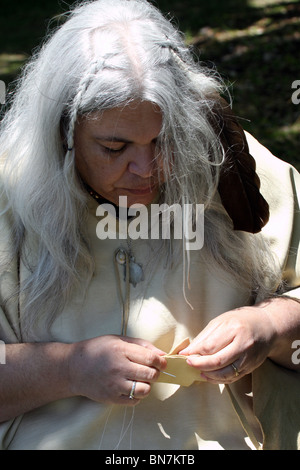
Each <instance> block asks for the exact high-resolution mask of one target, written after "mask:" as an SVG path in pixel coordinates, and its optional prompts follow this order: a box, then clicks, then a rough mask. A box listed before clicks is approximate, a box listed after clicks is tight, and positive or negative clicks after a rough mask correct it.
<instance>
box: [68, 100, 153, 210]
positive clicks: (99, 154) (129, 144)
mask: <svg viewBox="0 0 300 470" xmlns="http://www.w3.org/2000/svg"><path fill="white" fill-rule="evenodd" d="M161 125H162V115H161V112H160V110H159V108H158V107H157V106H155V105H154V104H153V103H150V102H134V103H132V104H130V105H128V106H125V107H123V108H115V109H111V110H107V111H104V112H103V113H102V114H101V115H100V114H97V113H94V115H93V116H92V117H89V118H86V117H84V116H83V117H81V118H79V120H78V123H77V125H76V127H75V137H74V139H75V159H76V167H77V169H78V171H79V174H80V176H81V177H82V179H83V180H84V181H85V182H86V183H87V184H88V185H89V186H91V188H93V189H94V190H95V191H96V192H97V193H99V194H100V195H101V196H102V197H103V198H105V199H107V200H109V201H110V202H112V203H114V204H117V205H118V204H119V197H120V196H127V206H131V205H132V204H144V205H147V204H150V203H151V202H152V201H153V200H154V199H155V197H156V196H157V194H158V191H159V181H158V180H159V178H158V173H159V167H158V165H159V163H158V162H157V159H156V160H155V146H156V141H157V138H158V136H159V133H160V130H161ZM161 183H162V180H161V173H160V184H161Z"/></svg>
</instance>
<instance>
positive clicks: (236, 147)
mask: <svg viewBox="0 0 300 470" xmlns="http://www.w3.org/2000/svg"><path fill="white" fill-rule="evenodd" d="M210 119H211V125H212V127H213V128H214V130H215V132H216V134H217V135H218V136H219V138H220V141H221V144H222V146H223V149H224V152H225V159H224V163H223V165H222V167H221V172H220V179H219V185H218V192H219V195H220V197H221V201H222V204H223V206H224V208H225V210H226V212H227V213H228V215H229V217H230V218H231V220H232V222H233V228H234V230H242V231H245V232H250V233H257V232H260V231H261V229H262V228H263V227H264V225H266V223H267V222H268V220H269V205H268V203H267V201H266V200H265V199H264V197H263V196H262V194H261V193H260V180H259V177H258V175H257V173H256V163H255V160H254V158H253V157H252V155H250V153H249V147H248V143H247V140H246V136H245V133H244V130H243V128H242V127H241V125H240V124H239V122H238V120H237V118H236V117H235V115H234V114H233V112H232V110H231V108H230V106H229V104H228V103H227V102H226V101H225V100H224V99H223V98H221V97H220V98H219V99H216V101H215V105H214V107H213V109H212V114H211V118H210Z"/></svg>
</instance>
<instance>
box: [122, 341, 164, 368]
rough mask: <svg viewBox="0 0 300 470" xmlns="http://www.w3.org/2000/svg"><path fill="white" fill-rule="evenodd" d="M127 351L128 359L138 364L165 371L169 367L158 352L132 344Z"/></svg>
mask: <svg viewBox="0 0 300 470" xmlns="http://www.w3.org/2000/svg"><path fill="white" fill-rule="evenodd" d="M129 346H130V347H129V348H128V349H127V351H126V355H127V358H128V359H129V360H130V361H131V362H134V363H136V364H140V365H143V366H147V367H149V368H155V369H157V370H163V369H165V368H166V366H167V361H166V359H165V358H164V357H162V356H160V355H158V354H157V353H156V351H153V350H151V349H148V348H145V347H144V346H140V345H139V344H134V343H132V344H130V345H129Z"/></svg>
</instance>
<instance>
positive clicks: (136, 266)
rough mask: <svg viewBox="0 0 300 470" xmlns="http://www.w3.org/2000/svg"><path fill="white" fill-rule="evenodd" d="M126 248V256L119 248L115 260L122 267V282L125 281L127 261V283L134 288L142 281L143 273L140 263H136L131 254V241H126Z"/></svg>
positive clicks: (122, 249)
mask: <svg viewBox="0 0 300 470" xmlns="http://www.w3.org/2000/svg"><path fill="white" fill-rule="evenodd" d="M127 246H128V253H127V256H126V252H125V250H124V248H120V249H119V250H118V251H117V254H116V260H117V263H118V264H120V265H122V266H123V268H124V281H125V280H126V273H127V265H126V263H127V260H128V263H129V282H130V284H132V285H133V287H136V285H137V284H139V283H140V282H142V281H143V280H144V271H143V266H142V264H140V263H136V261H135V257H134V256H133V253H132V248H131V240H129V241H128V240H127Z"/></svg>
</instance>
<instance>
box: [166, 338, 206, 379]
mask: <svg viewBox="0 0 300 470" xmlns="http://www.w3.org/2000/svg"><path fill="white" fill-rule="evenodd" d="M189 344H190V340H189V338H186V339H184V340H183V341H182V342H181V343H180V344H178V345H177V346H176V347H175V348H173V349H172V350H171V351H170V352H169V354H166V355H165V356H164V357H165V358H166V360H167V368H166V369H165V370H164V371H163V372H161V373H160V376H159V379H158V380H157V382H161V383H169V384H176V385H182V386H184V387H189V386H190V385H192V384H193V383H194V382H205V379H203V378H202V377H201V375H200V374H201V371H199V370H198V369H195V367H192V366H190V365H188V364H187V362H186V359H187V357H188V356H184V355H179V354H178V352H179V351H182V350H183V349H184V348H186V347H187V346H188V345H189ZM169 374H170V375H169Z"/></svg>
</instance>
